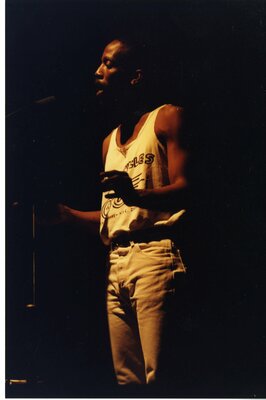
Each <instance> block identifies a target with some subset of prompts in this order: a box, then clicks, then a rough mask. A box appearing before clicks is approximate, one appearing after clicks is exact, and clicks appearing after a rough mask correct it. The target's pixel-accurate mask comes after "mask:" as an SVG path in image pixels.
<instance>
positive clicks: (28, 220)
mask: <svg viewBox="0 0 266 400" xmlns="http://www.w3.org/2000/svg"><path fill="white" fill-rule="evenodd" d="M264 26H265V2H264V1H230V2H228V1H217V2H214V1H203V0H201V1H196V0H194V1H190V0H187V1H184V0H181V1H168V0H164V1H162V0H161V1H155V0H150V1H148V0H142V1H137V0H134V1H128V0H127V1H121V0H120V1H117V0H109V1H107V0H97V1H95V0H93V1H92V0H91V1H81V0H72V1H67V0H61V1H60V0H53V1H48V0H42V1H29V0H21V1H19V0H8V1H7V2H6V93H7V98H6V104H7V107H6V112H7V115H8V117H7V119H6V160H7V162H6V172H7V186H6V196H7V197H6V206H7V212H6V215H7V220H6V221H7V225H6V226H7V230H6V243H7V264H6V284H7V286H6V317H7V318H6V378H7V392H6V395H7V397H116V396H118V395H119V392H117V390H116V386H115V380H114V375H113V370H112V361H111V355H110V350H109V344H108V329H107V324H106V313H105V280H106V263H105V257H106V250H105V248H104V247H103V245H102V244H101V243H100V240H99V239H98V238H94V237H92V236H90V235H89V234H88V233H87V232H86V231H84V230H79V229H74V228H71V227H65V226H64V227H62V226H55V227H43V226H42V227H40V226H37V227H36V231H35V238H34V240H33V237H32V236H33V232H32V215H33V211H34V210H36V209H37V208H40V207H52V204H54V203H55V202H63V203H66V204H68V205H70V206H71V207H74V208H78V209H83V210H86V209H97V208H98V207H99V203H100V190H99V185H98V174H99V171H101V169H102V166H101V159H100V154H101V142H102V139H103V138H104V136H105V135H106V134H107V133H109V131H110V130H111V128H112V127H113V126H114V124H115V121H113V120H112V114H111V113H109V115H108V114H107V113H105V114H101V113H100V112H99V109H98V108H97V105H96V102H95V98H94V89H93V73H94V71H95V70H96V67H97V65H98V62H99V59H100V56H101V51H102V49H103V46H104V45H105V44H106V43H107V42H108V41H110V40H111V39H112V38H114V37H115V36H118V35H119V34H120V33H128V32H131V31H133V32H134V33H135V34H138V35H139V37H140V38H143V40H144V39H145V40H147V41H148V42H153V43H154V44H156V45H157V46H158V48H159V50H157V53H154V56H153V60H152V65H153V72H158V71H160V73H159V77H157V78H156V80H155V79H154V74H153V73H152V72H151V73H150V74H149V76H148V81H149V85H150V89H152V90H150V99H149V100H150V102H151V103H152V104H153V105H156V104H162V103H173V104H182V105H184V107H185V108H186V109H187V111H188V114H189V115H190V121H191V127H190V136H189V146H190V149H191V152H192V154H193V158H192V160H193V163H192V164H193V165H192V173H191V180H192V183H193V193H194V207H193V212H192V218H191V219H190V221H189V223H188V225H187V229H186V231H185V232H184V235H185V239H186V240H185V245H184V249H183V252H184V254H183V257H184V259H185V262H186V264H187V265H188V268H189V272H190V274H189V276H190V278H189V280H188V282H187V283H186V288H185V289H184V288H182V289H180V290H181V295H180V297H179V301H180V304H181V305H182V309H183V310H184V311H185V312H184V313H183V316H182V318H181V319H178V318H177V321H176V327H175V329H176V330H177V331H178V332H179V335H180V336H178V335H177V336H176V338H175V339H176V340H173V349H174V348H175V347H177V346H179V347H178V348H180V360H179V363H178V365H169V369H173V368H175V369H176V380H174V381H173V382H172V385H170V386H169V387H168V388H161V392H160V391H158V392H156V393H155V394H154V397H156V395H159V396H163V397H264V396H265V394H266V390H265V356H264V354H265V353H264V352H265V337H266V334H265V311H264V296H263V294H264V291H265V289H264V283H263V275H264V265H263V264H262V253H263V251H262V250H263V244H264V243H263V240H262V233H263V227H262V215H263V201H262V192H263V191H262V185H263V180H262V168H261V165H262V157H263V150H262V148H263V147H262V145H263V139H264V138H263V135H262V129H263V90H264V88H263V80H262V75H263V71H264V68H263V61H264V60H265V53H264V48H265V45H264V43H263V42H264V36H265V31H264ZM51 96H53V97H51ZM50 97H51V98H50ZM40 99H46V100H45V101H43V102H39V103H36V101H37V100H40ZM33 254H34V256H33ZM33 264H34V265H35V273H34V274H33V269H34V266H33ZM33 275H34V276H35V285H34V287H33V282H32V281H33ZM29 304H33V305H34V306H35V307H29V306H28V307H27V305H29ZM180 338H181V339H180ZM180 342H182V344H181V345H180ZM12 379H13V380H14V379H19V380H21V379H26V380H27V383H26V384H16V383H14V382H13V383H12ZM124 396H125V394H124ZM140 397H145V392H144V391H143V393H142V396H140Z"/></svg>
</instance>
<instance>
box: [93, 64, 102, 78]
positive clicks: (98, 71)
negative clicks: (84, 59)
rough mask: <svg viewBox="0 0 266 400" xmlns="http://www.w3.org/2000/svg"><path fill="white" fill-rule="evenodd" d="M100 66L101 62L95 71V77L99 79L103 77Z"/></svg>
mask: <svg viewBox="0 0 266 400" xmlns="http://www.w3.org/2000/svg"><path fill="white" fill-rule="evenodd" d="M102 66H103V64H101V65H99V67H98V68H97V70H96V71H95V74H94V75H95V78H98V79H101V78H103V73H102Z"/></svg>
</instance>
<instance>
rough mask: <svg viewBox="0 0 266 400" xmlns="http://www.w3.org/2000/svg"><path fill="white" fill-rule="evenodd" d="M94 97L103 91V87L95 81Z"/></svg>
mask: <svg viewBox="0 0 266 400" xmlns="http://www.w3.org/2000/svg"><path fill="white" fill-rule="evenodd" d="M95 88H96V95H98V94H100V93H102V92H103V91H104V85H103V84H102V83H100V82H97V81H95Z"/></svg>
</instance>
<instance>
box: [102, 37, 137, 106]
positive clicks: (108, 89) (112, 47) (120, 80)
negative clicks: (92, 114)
mask: <svg viewBox="0 0 266 400" xmlns="http://www.w3.org/2000/svg"><path fill="white" fill-rule="evenodd" d="M127 52H128V49H127V48H126V46H125V45H124V44H123V43H122V42H120V41H119V40H115V41H112V42H111V43H109V44H108V45H107V46H106V47H105V49H104V51H103V54H102V58H101V64H100V65H99V67H98V69H97V70H96V72H95V86H96V96H97V97H98V98H99V99H101V100H103V101H105V100H108V99H109V100H114V99H121V97H123V95H125V93H126V92H127V91H128V89H129V88H130V86H131V84H130V73H129V68H128V67H127V65H126V63H125V60H126V58H127Z"/></svg>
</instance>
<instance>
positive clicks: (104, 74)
mask: <svg viewBox="0 0 266 400" xmlns="http://www.w3.org/2000/svg"><path fill="white" fill-rule="evenodd" d="M140 54H141V52H139V50H138V48H137V47H136V46H133V45H132V44H130V42H129V41H127V40H125V39H116V40H113V41H112V42H111V43H109V44H108V45H107V46H106V47H105V49H104V52H103V55H102V59H101V63H100V65H99V67H98V69H97V71H96V73H95V81H96V96H97V98H98V99H99V100H100V102H102V103H103V104H104V105H105V106H108V105H110V106H111V107H113V108H112V110H113V112H114V113H116V114H117V115H118V116H119V117H120V125H119V126H118V127H117V128H116V129H114V130H113V131H112V132H111V133H110V134H109V135H108V136H107V137H106V138H105V140H104V142H103V162H104V165H105V172H103V173H102V174H101V185H102V190H103V197H102V208H101V211H88V212H83V211H78V210H74V209H72V208H70V207H67V206H66V205H59V206H58V209H59V212H60V218H59V219H60V221H61V222H62V221H68V222H70V221H71V222H74V223H82V224H86V225H87V226H88V227H89V229H90V230H91V231H92V232H98V230H99V228H100V234H101V237H102V240H103V241H104V243H105V244H106V245H108V246H110V254H109V278H108V287H107V310H108V321H109V330H110V340H111V349H112V355H113V362H114V369H115V373H116V377H117V381H118V384H120V385H128V384H150V383H153V382H156V380H157V378H160V373H161V368H162V365H163V364H161V360H163V354H164V349H165V346H166V345H167V342H165V339H164V338H165V337H167V335H166V336H165V333H166V331H167V329H169V328H168V325H167V324H168V321H169V317H170V314H171V310H172V309H171V307H170V303H171V299H172V298H173V296H174V294H175V284H176V281H178V279H179V277H181V276H182V275H183V274H184V273H185V266H184V264H183V262H182V259H181V256H180V253H179V250H178V249H177V247H178V246H179V243H177V244H175V243H174V241H173V232H175V231H176V229H178V226H179V223H180V221H179V220H180V219H182V218H183V217H182V215H183V214H184V213H185V210H186V207H187V204H186V203H187V187H188V182H187V177H186V164H187V158H188V154H187V151H186V149H185V148H184V146H183V145H182V143H183V138H182V135H183V130H184V129H183V125H184V121H183V120H184V111H183V109H182V108H181V107H176V106H173V105H163V106H161V107H159V108H157V109H155V110H153V111H151V112H144V111H143V108H141V107H142V105H141V99H142V93H141V86H142V83H143V81H144V78H145V73H146V74H147V73H148V71H145V70H144V68H143V64H142V57H141V56H140ZM168 344H169V343H168Z"/></svg>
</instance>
